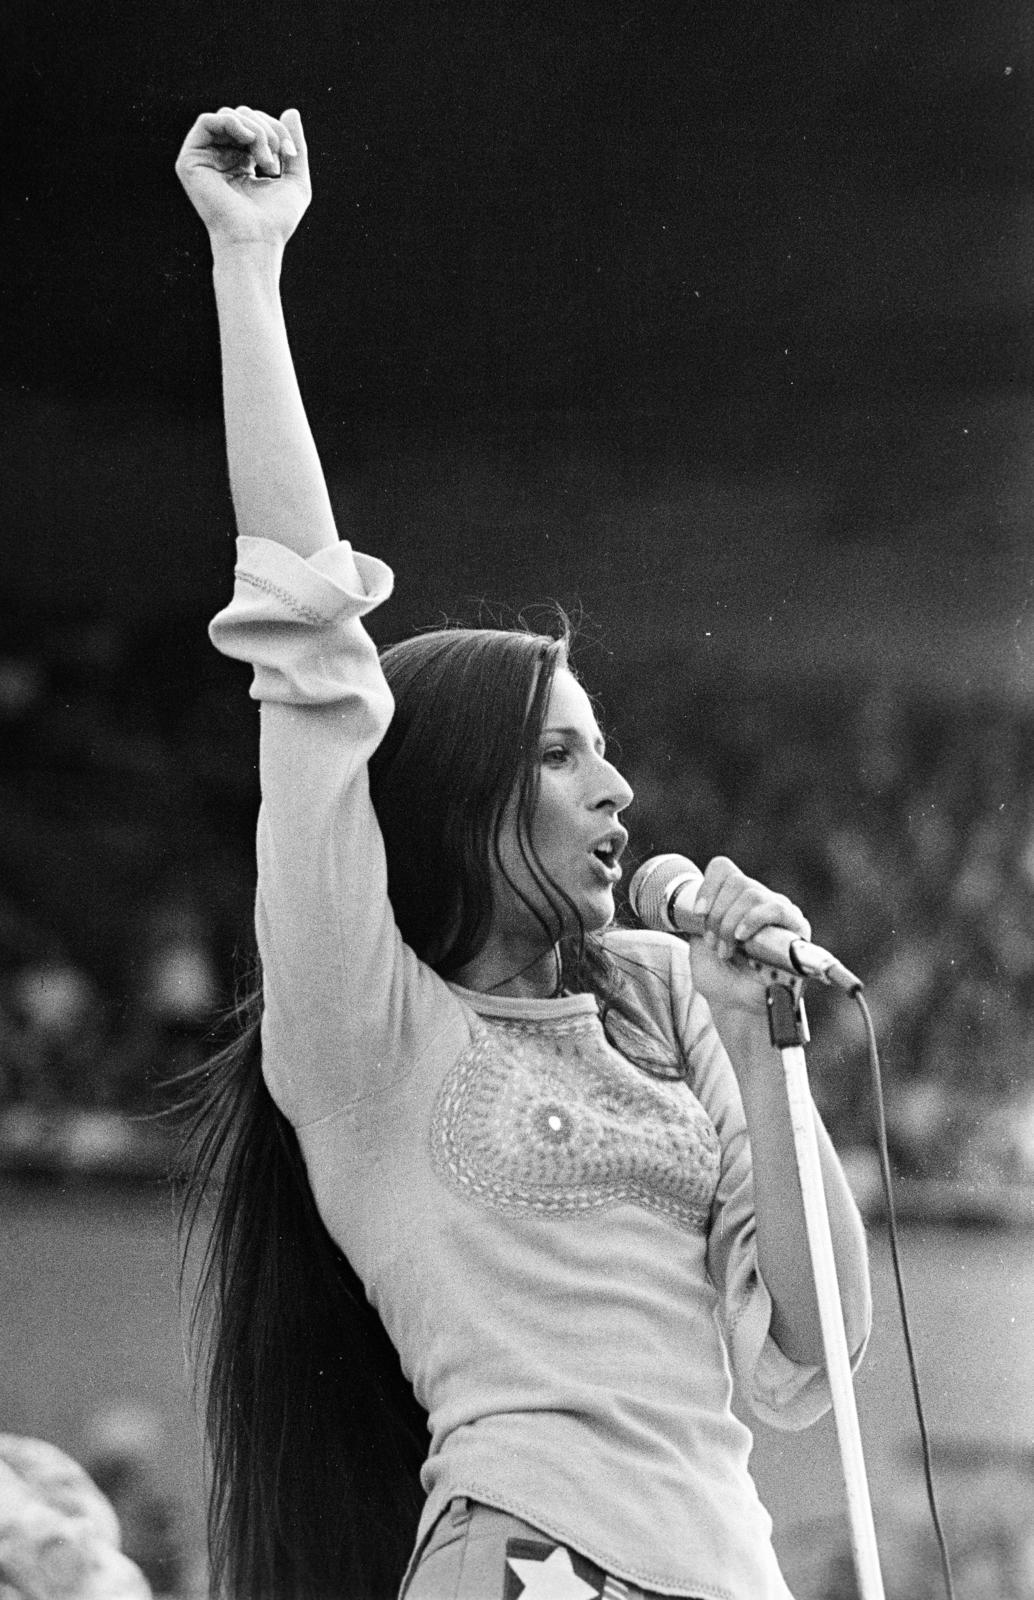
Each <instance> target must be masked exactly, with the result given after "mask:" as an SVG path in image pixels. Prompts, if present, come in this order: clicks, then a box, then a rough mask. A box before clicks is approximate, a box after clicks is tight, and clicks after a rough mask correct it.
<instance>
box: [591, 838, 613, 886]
mask: <svg viewBox="0 0 1034 1600" xmlns="http://www.w3.org/2000/svg"><path fill="white" fill-rule="evenodd" d="M589 855H590V857H591V859H592V860H593V861H594V862H596V863H597V864H598V866H599V867H600V869H601V870H602V872H603V874H605V876H606V879H607V882H608V883H617V881H618V879H619V878H620V877H621V868H620V866H619V865H618V858H619V857H620V855H621V845H620V844H619V843H618V841H617V840H616V839H608V840H606V841H605V842H604V843H603V844H598V845H596V847H595V848H594V849H592V850H590V851H589Z"/></svg>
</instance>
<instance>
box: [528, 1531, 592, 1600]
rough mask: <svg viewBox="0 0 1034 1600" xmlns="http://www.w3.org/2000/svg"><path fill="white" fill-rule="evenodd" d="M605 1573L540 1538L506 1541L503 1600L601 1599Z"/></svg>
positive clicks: (573, 1552) (575, 1555) (571, 1551)
mask: <svg viewBox="0 0 1034 1600" xmlns="http://www.w3.org/2000/svg"><path fill="white" fill-rule="evenodd" d="M606 1581H607V1578H606V1574H605V1573H604V1572H602V1571H601V1570H600V1568H599V1567H597V1566H594V1564H593V1563H592V1562H591V1561H588V1560H586V1558H585V1556H580V1555H578V1553H577V1552H576V1551H573V1550H568V1549H566V1548H565V1547H564V1545H562V1544H551V1543H547V1542H546V1541H544V1540H541V1539H507V1541H506V1576H505V1579H504V1581H503V1597H502V1600H601V1596H602V1595H603V1591H604V1585H605V1583H606Z"/></svg>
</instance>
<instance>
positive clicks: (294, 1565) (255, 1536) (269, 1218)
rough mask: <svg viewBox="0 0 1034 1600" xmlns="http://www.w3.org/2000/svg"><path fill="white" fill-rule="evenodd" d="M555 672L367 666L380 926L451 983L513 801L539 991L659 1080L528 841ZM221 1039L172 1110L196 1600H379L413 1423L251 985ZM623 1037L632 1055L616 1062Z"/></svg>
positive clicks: (551, 642)
mask: <svg viewBox="0 0 1034 1600" xmlns="http://www.w3.org/2000/svg"><path fill="white" fill-rule="evenodd" d="M567 661H568V643H567V638H566V634H561V636H560V637H557V638H553V637H549V636H545V635H541V634H533V633H530V632H519V631H516V630H513V631H504V630H497V629H459V628H456V629H447V630H442V631H438V632H435V633H427V634H422V635H418V636H417V637H416V638H413V639H409V640H406V641H404V642H403V643H401V644H397V645H394V646H393V647H391V648H390V649H389V650H387V651H385V652H384V654H383V656H382V664H383V667H384V671H385V675H386V677H387V679H388V683H389V685H390V687H391V689H392V693H393V695H394V698H395V714H394V717H393V718H392V722H391V725H390V727H389V729H388V732H387V734H386V736H385V738H384V740H383V741H382V743H381V745H380V746H379V748H378V749H377V751H376V752H375V754H374V756H373V758H372V759H371V762H370V793H371V798H372V802H373V805H374V808H375V811H376V814H377V818H378V822H379V824H380V828H381V832H382V834H383V837H384V843H385V850H386V854H387V863H388V886H389V893H390V896H391V901H392V909H393V912H394V915H395V919H396V922H397V923H398V926H399V929H400V931H401V934H402V937H403V938H404V939H405V940H406V942H407V943H408V944H409V945H410V946H411V947H412V949H413V950H415V951H416V953H417V954H418V955H419V956H421V957H422V959H424V960H425V961H427V962H428V963H429V964H430V965H431V966H433V967H434V968H435V969H436V970H437V971H438V972H439V973H440V974H441V975H442V976H443V977H450V976H452V975H454V974H455V973H457V972H459V971H461V970H462V968H463V967H464V966H465V965H466V964H467V962H469V961H470V960H471V959H472V958H473V957H474V956H475V955H476V954H477V953H478V951H479V950H480V949H481V948H482V946H483V945H484V943H485V941H486V939H487V937H488V931H489V922H490V917H491V909H492V901H491V863H492V862H493V861H494V862H495V863H496V864H497V865H498V866H499V867H500V868H501V869H502V868H503V864H502V860H501V857H500V850H499V843H500V836H501V832H502V828H503V826H504V813H505V812H506V808H507V805H508V802H511V800H512V802H513V805H514V816H515V819H516V824H517V835H518V839H519V842H520V846H521V852H522V855H523V858H524V861H525V863H526V865H527V866H528V868H529V871H530V872H531V873H532V875H533V877H534V878H535V881H536V882H537V884H538V886H539V888H540V890H541V891H542V895H543V897H544V902H545V909H543V908H541V907H540V908H538V909H536V908H535V907H534V906H533V907H532V909H533V910H535V914H536V915H537V916H538V917H539V920H540V922H541V924H542V927H543V939H544V947H546V946H548V944H549V943H553V942H557V943H558V945H559V949H560V954H561V960H560V963H559V964H558V969H557V989H558V992H559V990H560V988H561V987H568V988H571V989H573V990H591V991H592V992H594V993H596V994H597V996H598V997H599V999H600V1002H601V1010H602V1013H603V1016H604V1025H605V1026H608V1018H612V1017H613V1016H614V1015H617V1016H619V1017H621V1018H622V1019H623V1020H624V1023H625V1024H627V1025H628V1027H626V1029H625V1030H624V1033H623V1042H622V1044H621V1045H620V1048H622V1049H624V1050H625V1053H626V1054H630V1053H631V1054H632V1055H633V1059H638V1060H639V1064H640V1065H643V1066H644V1067H646V1069H647V1070H650V1071H655V1070H656V1071H659V1072H662V1073H664V1074H665V1075H668V1074H669V1073H670V1072H679V1071H680V1070H681V1065H682V1064H681V1062H678V1061H676V1062H672V1061H671V1060H670V1051H669V1053H668V1057H665V1052H664V1049H663V1047H662V1046H661V1047H659V1044H658V1041H657V1040H656V1039H654V1038H652V1037H651V1035H650V1030H649V1026H648V1024H647V1023H646V1020H645V1017H644V1015H643V1013H642V1011H641V1009H640V1008H639V1007H638V1006H637V1004H636V1002H635V1000H634V997H633V995H632V992H631V990H630V988H629V987H628V986H627V985H626V984H625V983H624V981H623V979H622V976H621V973H620V972H619V970H618V969H617V968H616V966H615V965H614V963H613V962H612V961H611V959H610V957H609V956H608V955H607V953H606V951H605V949H604V947H603V945H602V944H601V943H600V941H599V940H598V939H595V938H593V937H592V936H591V935H586V933H585V931H584V929H583V928H582V927H581V925H580V922H579V920H578V918H577V911H576V909H575V907H574V906H573V905H572V904H571V902H570V901H569V900H568V899H567V897H566V896H565V895H564V894H563V893H562V891H561V889H560V888H559V886H558V885H556V884H555V883H553V882H552V880H551V879H549V877H548V875H547V874H546V873H545V872H544V870H543V868H542V866H541V863H539V861H538V859H537V857H536V855H535V851H534V847H533V845H532V842H531V819H532V816H533V814H534V808H535V802H536V799H537V796H538V775H539V762H538V745H539V735H540V733H541V730H542V726H543V721H544V718H545V712H546V706H547V704H548V700H549V694H550V690H551V688H552V684H553V679H554V677H555V675H556V672H557V670H558V669H559V668H560V667H562V666H566V665H567ZM503 870H505V869H503ZM515 887H516V886H515ZM526 903H528V904H529V905H530V904H531V902H530V901H526ZM572 928H573V929H574V931H573V932H572ZM237 1022H238V1031H237V1033H236V1036H235V1037H234V1038H233V1039H232V1040H231V1042H230V1043H229V1044H228V1045H227V1046H226V1048H225V1049H223V1050H222V1051H221V1052H220V1053H219V1054H218V1055H216V1056H215V1057H214V1059H213V1060H212V1061H210V1062H208V1063H206V1065H205V1066H204V1067H203V1068H202V1069H200V1070H199V1071H198V1072H197V1073H196V1074H195V1075H194V1077H193V1079H192V1081H191V1082H190V1084H189V1086H188V1090H187V1093H186V1095H185V1097H184V1103H185V1105H186V1107H187V1111H188V1125H187V1126H188V1136H187V1140H186V1142H185V1147H184V1148H185V1150H186V1152H187V1158H186V1161H185V1164H184V1187H185V1197H184V1205H183V1236H184V1262H185V1263H187V1262H188V1260H189V1259H190V1244H191V1240H192V1239H193V1238H195V1237H198V1236H201V1237H203V1241H204V1242H203V1244H202V1247H201V1255H200V1261H199V1263H198V1265H197V1274H196V1280H195V1286H194V1290H193V1305H192V1311H191V1318H190V1328H191V1334H192V1338H193V1341H194V1346H195V1351H196V1352H197V1353H198V1355H199V1356H200V1357H201V1363H200V1364H201V1370H202V1371H203V1373H204V1378H205V1385H206V1398H205V1423H206V1432H207V1437H208V1447H209V1470H210V1476H211V1491H210V1498H209V1529H208V1531H209V1553H210V1563H211V1580H212V1593H213V1595H219V1594H228V1595H231V1596H233V1597H235V1600H391V1597H392V1596H394V1595H395V1593H396V1592H397V1589H398V1585H399V1582H400V1580H401V1577H402V1573H403V1570H404V1567H405V1564H406V1560H407V1557H408V1555H409V1552H410V1550H411V1549H412V1545H413V1541H414V1536H415V1533H416V1525H417V1521H418V1519H419V1513H420V1505H421V1501H422V1495H421V1491H420V1481H419V1474H420V1467H421V1465H422V1463H423V1460H424V1457H425V1455H426V1447H427V1428H426V1422H427V1419H426V1416H425V1414H424V1412H423V1411H422V1410H421V1408H420V1407H419V1405H418V1404H417V1402H416V1400H415V1398H414V1396H413V1392H412V1390H411V1388H410V1386H409V1384H408V1383H407V1382H406V1380H405V1378H404V1376H403V1374H402V1371H401V1368H400V1366H399V1362H398V1357H397V1355H396V1353H395V1350H394V1347H393V1346H392V1344H391V1342H390V1340H389V1339H388V1336H387V1334H386V1333H385V1331H384V1327H383V1325H382V1323H381V1321H380V1318H379V1317H378V1315H377V1313H376V1312H375V1311H374V1310H373V1308H372V1307H371V1306H370V1304H369V1302H368V1301H367V1299H366V1296H365V1293H364V1290H363V1286H362V1284H361V1282H360V1280H359V1279H358V1277H357V1276H356V1274H355V1272H354V1271H353V1269H352V1267H351V1266H350V1264H349V1262H348V1261H347V1260H346V1258H345V1257H344V1255H343V1254H342V1252H341V1251H340V1249H339V1248H338V1246H337V1245H336V1244H335V1243H334V1241H333V1239H332V1238H331V1237H330V1235H329V1233H328V1232H327V1230H326V1228H325V1227H324V1225H323V1222H322V1220H321V1219H320V1217H319V1214H318V1212H317V1210H316V1206H315V1202H314V1200H313V1197H312V1191H311V1189H310V1187H309V1183H308V1178H307V1175H306V1171H305V1165H304V1162H303V1159H302V1155H301V1150H300V1148H299V1145H298V1141H297V1138H296V1136H295V1133H294V1130H293V1129H292V1127H291V1126H290V1124H289V1122H288V1121H287V1119H286V1118H285V1117H284V1116H283V1114H282V1113H281V1112H280V1111H279V1110H278V1108H277V1107H276V1105H275V1104H274V1102H273V1100H272V1097H271V1096H270V1094H269V1091H268V1089H267V1088H266V1086H265V1082H264V1080H263V1077H262V1070H261V1049H260V1027H261V987H260V984H258V983H254V984H253V985H252V987H251V989H250V992H249V993H248V995H247V996H246V998H245V1000H244V1002H243V1003H242V1005H241V1007H240V1008H239V1010H238V1013H237ZM629 1027H630V1028H631V1030H632V1033H633V1035H635V1036H637V1037H638V1038H639V1039H640V1040H641V1043H642V1050H641V1052H638V1053H636V1052H635V1051H634V1050H630V1047H629V1044H628V1037H627V1035H628V1028H629ZM608 1031H609V1029H608ZM615 1042H616V1041H615ZM185 1271H186V1273H187V1277H188V1278H189V1277H190V1275H191V1271H192V1269H191V1268H189V1267H186V1266H185Z"/></svg>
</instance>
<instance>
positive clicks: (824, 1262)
mask: <svg viewBox="0 0 1034 1600" xmlns="http://www.w3.org/2000/svg"><path fill="white" fill-rule="evenodd" d="M765 999H766V1001H767V1004H768V1026H769V1033H770V1035H771V1039H772V1044H773V1046H774V1048H775V1049H777V1050H778V1051H779V1052H780V1054H781V1056H782V1058H783V1072H784V1074H785V1077H786V1093H787V1098H788V1100H789V1102H790V1121H791V1124H792V1126H793V1140H794V1148H795V1150H796V1153H797V1170H798V1173H799V1175H800V1180H801V1194H802V1196H803V1199H804V1219H805V1222H806V1224H807V1230H808V1247H809V1251H810V1254H811V1265H812V1272H813V1273H814V1276H815V1292H816V1295H817V1297H818V1304H819V1320H820V1322H821V1325H822V1344H823V1348H824V1350H825V1355H826V1372H827V1374H828V1377H829V1387H830V1391H831V1393H832V1396H833V1415H834V1418H835V1421H836V1429H837V1440H838V1443H839V1445H840V1461H841V1465H842V1467H843V1472H844V1487H845V1489H846V1491H847V1512H848V1518H849V1521H850V1526H851V1554H852V1557H853V1559H854V1567H855V1574H856V1576H857V1579H858V1594H859V1600H884V1591H883V1578H882V1575H881V1573H880V1557H879V1550H878V1549H877V1545H876V1530H875V1527H874V1525H873V1520H872V1505H871V1502H870V1500H869V1484H868V1481H867V1479H866V1476H865V1459H864V1457H863V1455H862V1439H861V1434H860V1433H859V1431H858V1411H857V1408H856V1406H855V1398H854V1386H853V1383H852V1377H851V1360H850V1356H849V1354H848V1349H847V1334H846V1332H845V1331H844V1318H843V1313H842V1311H841V1306H840V1290H839V1286H838V1284H837V1266H836V1260H835V1258H834V1255H833V1240H832V1236H831V1234H830V1229H829V1212H828V1210H827V1207H826V1191H825V1189H824V1188H823V1186H822V1168H821V1165H820V1162H819V1142H818V1137H817V1135H816V1133H815V1115H814V1109H813V1107H812V1101H811V1091H810V1089H809V1087H808V1068H807V1065H806V1063H805V1057H804V1046H805V1045H806V1044H807V1043H808V1040H809V1038H810V1035H809V1033H808V1023H807V1019H806V1017H805V1013H804V1001H803V999H802V997H801V995H800V993H799V991H798V989H797V988H792V987H791V986H790V985H789V984H787V983H778V982H777V983H771V984H769V986H768V988H767V989H766V990H765Z"/></svg>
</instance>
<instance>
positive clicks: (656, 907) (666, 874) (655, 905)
mask: <svg viewBox="0 0 1034 1600" xmlns="http://www.w3.org/2000/svg"><path fill="white" fill-rule="evenodd" d="M703 881H704V875H703V873H702V872H701V871H700V868H699V867H697V866H694V864H693V862H692V861H690V859H689V857H688V856H679V855H667V856H651V857H650V859H649V861H644V862H643V864H642V866H641V867H639V868H638V870H637V871H636V873H635V875H634V876H633V878H632V881H631V883H630V884H629V886H628V899H629V904H630V905H631V907H632V910H633V911H634V912H635V914H636V916H637V917H638V918H639V921H640V922H641V923H643V925H644V926H645V927H647V928H657V929H660V930H661V931H662V932H663V933H677V932H678V928H677V927H676V925H675V923H674V922H672V921H671V919H670V917H669V916H668V905H669V902H670V900H671V897H672V895H673V894H674V893H675V891H676V890H678V889H681V888H683V887H685V885H686V884H688V883H692V884H700V883H702V882H703Z"/></svg>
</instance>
